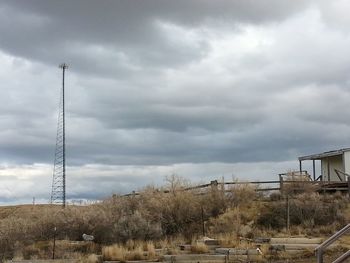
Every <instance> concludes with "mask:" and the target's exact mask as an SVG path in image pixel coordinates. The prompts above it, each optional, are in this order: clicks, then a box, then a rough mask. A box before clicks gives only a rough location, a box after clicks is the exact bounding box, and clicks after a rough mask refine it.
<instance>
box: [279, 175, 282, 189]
mask: <svg viewBox="0 0 350 263" xmlns="http://www.w3.org/2000/svg"><path fill="white" fill-rule="evenodd" d="M279 177H280V192H281V193H283V177H282V174H280V175H279Z"/></svg>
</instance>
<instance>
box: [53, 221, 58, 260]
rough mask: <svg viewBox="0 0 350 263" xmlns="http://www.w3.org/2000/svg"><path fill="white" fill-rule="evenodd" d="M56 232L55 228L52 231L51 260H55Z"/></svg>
mask: <svg viewBox="0 0 350 263" xmlns="http://www.w3.org/2000/svg"><path fill="white" fill-rule="evenodd" d="M56 230H57V228H56V227H55V228H54V229H53V247H52V259H55V249H56Z"/></svg>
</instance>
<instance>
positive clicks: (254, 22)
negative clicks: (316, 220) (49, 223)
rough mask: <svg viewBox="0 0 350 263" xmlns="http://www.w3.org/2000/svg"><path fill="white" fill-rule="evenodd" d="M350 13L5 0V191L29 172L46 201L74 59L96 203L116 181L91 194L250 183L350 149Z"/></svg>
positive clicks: (279, 4) (1, 113)
mask: <svg viewBox="0 0 350 263" xmlns="http://www.w3.org/2000/svg"><path fill="white" fill-rule="evenodd" d="M347 8H349V4H348V3H347V1H341V0H338V1H333V2H332V3H329V2H328V1H278V0H267V1H247V0H244V1H243V0H235V1H225V0H219V1H196V0H190V1H153V0H152V1H107V0H105V1H98V2H97V1H80V0H79V1H78V0H75V1H41V0H37V1H31V0H28V1H16V0H14V1H0V61H1V62H0V63H1V67H0V80H1V84H0V85H1V86H0V87H1V96H0V158H1V159H0V163H2V164H3V165H4V168H3V169H2V172H1V176H0V181H1V182H3V183H5V182H6V185H7V188H6V189H7V190H6V189H3V190H4V192H5V190H6V193H7V194H6V195H5V194H4V195H3V200H10V199H11V196H12V197H13V196H16V193H18V192H19V191H20V190H19V189H17V188H16V187H15V185H16V184H15V183H14V182H17V181H18V180H22V179H21V178H23V177H21V176H24V178H26V179H25V180H26V182H27V184H25V185H26V187H28V188H26V189H27V190H28V189H29V188H30V186H31V183H33V182H37V181H39V180H40V181H42V182H43V181H44V180H43V178H47V181H46V183H43V186H42V190H40V191H39V192H40V193H38V196H41V197H42V198H43V199H44V198H45V191H44V189H47V188H49V187H47V185H49V184H50V182H51V175H52V174H51V171H50V169H49V167H50V165H52V162H53V153H54V144H55V134H56V122H57V107H58V97H59V88H60V83H61V79H60V77H61V76H60V72H59V70H58V68H57V65H58V64H59V63H60V62H62V61H65V62H67V63H69V64H70V68H69V70H68V72H67V160H68V165H69V166H70V169H71V175H72V176H73V177H74V178H73V177H72V178H71V179H72V180H73V181H72V184H73V185H74V187H72V188H71V197H74V198H79V196H81V197H82V198H89V197H88V196H85V195H84V194H83V193H84V192H86V190H87V189H90V188H91V187H92V186H93V185H94V184H98V183H100V186H101V187H102V186H105V185H108V186H109V187H107V188H108V190H106V191H96V193H94V194H92V195H91V196H90V197H91V198H99V197H101V196H103V195H104V194H110V193H111V192H113V191H116V192H118V191H120V190H122V189H124V190H125V185H127V186H128V187H127V189H130V190H131V189H133V188H138V187H141V186H142V185H146V184H148V183H149V182H153V181H155V182H157V183H159V181H161V180H160V179H159V178H160V177H164V176H165V175H168V174H171V173H173V172H179V173H183V174H181V175H182V176H184V177H188V178H190V179H193V180H195V181H196V180H197V181H198V179H199V178H200V176H197V174H200V173H203V178H205V179H208V180H209V179H210V178H214V179H215V178H216V177H217V176H220V174H221V175H227V176H229V175H231V174H232V170H233V168H234V167H240V168H241V169H242V177H244V178H261V176H265V177H269V178H273V176H275V175H274V174H272V173H274V172H275V169H274V168H273V167H272V166H274V165H275V166H276V167H278V168H280V169H292V167H290V166H291V165H290V162H291V160H294V159H296V157H297V156H298V155H299V154H300V155H301V154H307V153H313V152H318V151H323V150H330V149H334V148H338V147H346V146H349V140H350V132H349V131H350V127H349V121H348V120H349V116H348V115H349V114H348V113H347V111H346V110H345V108H346V106H347V104H348V101H349V99H350V89H349V83H350V82H349V74H348V72H349V70H350V51H349V49H348V46H349V45H350V43H349V42H350V40H349V37H348V35H349V30H348V28H350V27H349V25H350V20H349V19H348V16H347V15H346V14H345V13H344V10H347ZM213 163H214V164H215V167H217V171H220V172H215V169H213V168H212V167H213V166H211V169H210V171H211V174H212V177H210V175H209V174H208V173H206V172H205V171H206V170H207V168H208V164H213ZM38 164H43V165H44V166H41V165H38ZM183 164H186V169H180V170H177V169H175V168H174V167H178V166H179V165H180V166H181V165H183ZM237 164H246V165H247V166H244V168H242V165H238V166H237ZM266 164H269V165H271V167H270V168H269V169H267V168H266ZM282 164H285V166H283V165H282ZM286 164H288V165H286ZM89 165H95V166H94V169H93V172H91V169H90V168H89V169H86V166H89ZM191 165H192V166H193V167H195V168H193V169H191V167H190V166H191ZM249 165H250V171H251V172H249V169H248V168H247V167H248V166H249ZM124 166H125V167H134V168H133V169H129V170H126V169H124V168H123V167H124ZM18 167H20V168H18ZM43 167H44V168H43ZM111 167H112V168H113V169H112V171H110V169H111ZM135 167H136V168H135ZM153 167H159V170H157V169H156V168H153ZM259 167H260V168H261V171H264V172H263V175H262V174H259V173H258V172H256V171H257V170H259ZM15 168H16V169H15ZM17 168H18V169H17ZM106 169H107V170H108V171H109V172H108V175H106V174H105V172H104V171H105V170H106ZM154 169H156V171H155V170H154ZM32 170H34V171H35V173H34V174H40V176H39V177H40V179H38V178H39V177H36V176H34V175H32V173H31V172H30V171H32ZM143 170H144V171H147V172H144V173H143V172H142V171H143ZM194 170H196V172H194ZM198 171H201V172H198ZM243 171H244V174H243ZM152 172H154V176H152ZM282 172H283V171H282ZM237 173H238V174H237V176H239V171H238V172H237ZM10 175H11V176H13V177H12V178H13V180H12V181H11V178H10V179H9V177H8V176H10ZM125 175H127V176H125ZM26 176H27V177H26ZM153 177H156V178H157V179H154V178H153ZM18 178H20V179H18ZM78 178H80V179H81V178H86V180H83V179H81V180H80V179H78ZM152 178H153V179H152ZM73 182H74V183H73ZM44 185H45V186H44ZM123 187H124V188H123ZM107 188H106V189H107ZM27 190H23V189H21V193H24V194H21V197H18V198H20V199H21V200H25V198H29V197H30V196H31V193H27V192H26V191H27ZM28 191H29V190H28ZM47 192H49V189H47ZM22 195H23V196H22ZM28 196H29V197H28ZM4 202H5V201H4Z"/></svg>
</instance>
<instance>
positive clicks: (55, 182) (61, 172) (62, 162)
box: [51, 63, 68, 207]
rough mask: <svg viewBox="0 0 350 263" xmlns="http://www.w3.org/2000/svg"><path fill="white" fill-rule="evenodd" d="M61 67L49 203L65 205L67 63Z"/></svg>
mask: <svg viewBox="0 0 350 263" xmlns="http://www.w3.org/2000/svg"><path fill="white" fill-rule="evenodd" d="M59 67H60V68H61V69H62V89H61V96H60V103H59V110H58V121H57V136H56V149H55V161H54V168H53V178H52V192H51V204H61V205H62V206H63V207H65V206H66V131H65V101H64V100H65V94H64V92H65V90H64V84H65V83H64V81H65V79H64V78H65V71H66V69H67V68H68V65H67V64H65V63H63V64H61V65H60V66H59Z"/></svg>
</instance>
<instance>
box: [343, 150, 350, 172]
mask: <svg viewBox="0 0 350 263" xmlns="http://www.w3.org/2000/svg"><path fill="white" fill-rule="evenodd" d="M344 167H345V173H347V174H350V152H344Z"/></svg>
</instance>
